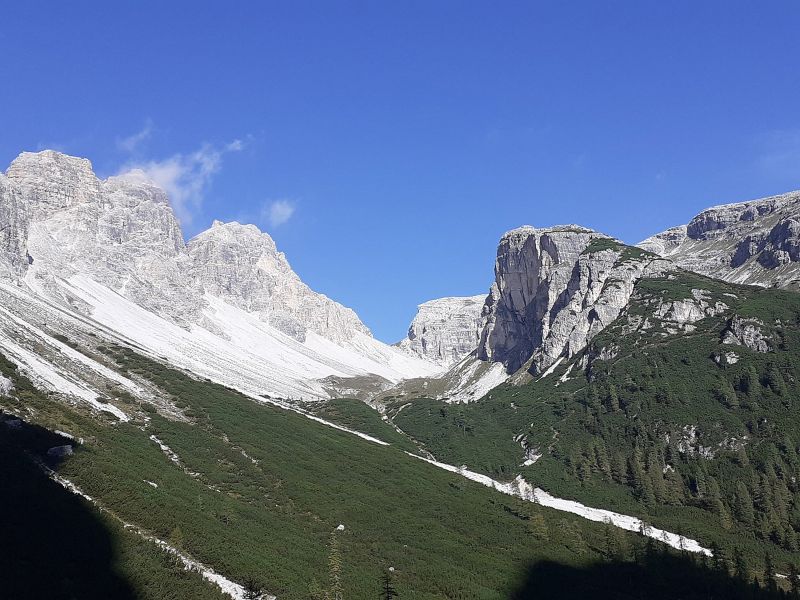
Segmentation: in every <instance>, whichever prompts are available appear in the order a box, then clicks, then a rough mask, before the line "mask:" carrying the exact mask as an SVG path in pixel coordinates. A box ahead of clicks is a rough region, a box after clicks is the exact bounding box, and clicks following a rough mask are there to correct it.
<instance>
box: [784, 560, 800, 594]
mask: <svg viewBox="0 0 800 600" xmlns="http://www.w3.org/2000/svg"><path fill="white" fill-rule="evenodd" d="M787 572H788V577H789V597H790V598H792V600H798V599H799V598H800V571H798V569H797V565H796V564H795V563H789V568H788V570H787Z"/></svg>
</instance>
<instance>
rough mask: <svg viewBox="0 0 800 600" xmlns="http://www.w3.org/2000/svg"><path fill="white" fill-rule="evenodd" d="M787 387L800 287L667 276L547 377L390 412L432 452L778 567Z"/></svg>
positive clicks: (795, 472) (796, 347)
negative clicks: (462, 401) (473, 397)
mask: <svg viewBox="0 0 800 600" xmlns="http://www.w3.org/2000/svg"><path fill="white" fill-rule="evenodd" d="M690 305H694V307H695V309H696V311H695V314H694V316H692V317H691V318H690V319H689V321H685V322H681V321H682V319H683V317H686V315H687V314H688V312H687V310H689V309H690V308H691V306H690ZM700 307H702V311H704V312H703V314H702V315H699V314H698V313H697V311H700V310H701V308H700ZM698 316H703V318H698V319H697V320H694V321H692V319H694V318H696V317H698ZM748 327H750V329H749V330H747V328H748ZM748 331H749V333H748ZM737 332H738V333H737ZM737 335H738V336H739V337H740V338H741V339H738V340H737V339H735V338H736V336H737ZM724 339H726V340H727V341H730V342H734V343H726V344H723V343H721V342H722V341H723V340H724ZM743 341H744V342H746V343H748V344H750V345H752V346H753V347H752V348H751V347H748V346H747V345H743ZM759 346H760V347H759ZM763 350H765V351H763ZM798 394H800V296H798V295H796V294H793V293H790V292H783V291H778V290H766V289H760V288H752V287H745V286H737V285H732V284H726V283H722V282H719V281H716V280H713V279H708V278H705V277H701V276H698V275H694V274H691V273H687V272H678V273H676V274H675V275H673V276H670V277H668V278H664V279H645V280H641V281H640V282H639V283H638V284H637V287H636V291H635V294H634V296H633V298H632V301H631V304H630V306H629V307H628V308H627V309H626V311H625V312H623V314H622V315H621V316H620V317H619V318H618V319H617V320H616V321H615V322H614V323H613V324H612V325H611V326H610V327H608V328H607V329H606V330H605V331H603V332H602V333H601V334H600V335H598V336H597V337H596V338H595V339H594V340H593V342H592V344H591V346H590V347H589V348H587V349H586V350H585V351H583V352H582V353H581V354H580V355H578V356H575V357H574V358H573V359H572V360H570V361H565V362H563V363H562V364H560V365H559V366H558V368H557V369H555V371H554V372H553V373H552V374H551V375H549V376H547V377H544V378H541V379H539V380H538V381H534V382H532V383H530V384H527V385H524V386H511V385H508V386H502V387H500V388H496V389H495V390H493V391H492V392H491V393H490V394H488V395H487V396H486V397H484V398H483V399H481V400H480V401H478V402H475V403H471V404H467V405H448V404H445V403H442V402H439V401H433V400H429V399H418V400H415V401H413V402H411V403H410V404H409V403H408V399H404V400H403V402H402V403H401V402H398V403H397V404H395V405H394V406H393V407H391V408H390V410H389V414H390V415H391V416H392V419H393V422H394V423H395V424H396V425H397V426H399V427H400V428H401V429H402V430H404V431H405V432H407V433H408V434H409V435H410V436H412V437H413V438H415V439H416V440H418V441H419V442H420V443H422V444H423V445H424V447H425V448H426V449H427V450H429V451H430V452H432V453H433V454H434V455H435V456H437V458H438V459H439V460H443V461H447V462H451V463H455V464H466V465H468V466H469V467H470V468H472V469H476V470H479V471H483V472H485V473H487V474H491V475H493V476H495V477H500V478H503V477H506V478H511V477H512V476H513V475H514V474H517V473H522V474H523V475H524V476H525V477H526V478H527V479H528V481H530V482H531V483H533V484H535V485H539V486H541V487H543V488H544V489H546V490H548V491H550V492H551V493H554V494H556V495H560V496H566V497H571V498H574V499H576V500H579V501H582V502H585V503H586V504H590V505H595V506H603V507H604V508H611V509H614V510H619V511H621V512H628V513H632V514H637V515H640V516H643V517H646V518H647V519H648V520H650V521H651V522H652V523H653V524H654V525H657V526H660V527H664V528H666V529H671V530H673V531H679V532H684V533H686V534H687V535H691V536H692V537H695V538H697V539H699V540H700V541H702V542H704V543H705V544H706V545H712V544H713V545H714V546H718V547H720V548H722V549H723V551H724V552H725V553H726V554H727V555H728V556H732V553H733V552H734V550H735V549H739V550H741V551H742V552H743V553H744V554H745V555H746V556H747V558H748V560H750V561H751V563H753V564H758V563H760V561H761V560H762V559H763V557H764V555H765V553H766V552H769V553H771V554H772V555H773V557H774V559H775V560H776V563H779V564H780V565H785V564H786V563H788V562H791V561H795V562H797V561H798V558H799V555H798V550H800V547H799V546H798V533H799V532H800V455H799V454H798V445H800V434H799V433H798V432H800V402H798V401H797V398H798ZM526 459H531V460H535V463H534V464H528V465H527V466H526V465H525V464H524V461H525V460H526ZM529 463H530V461H529ZM781 568H784V567H781Z"/></svg>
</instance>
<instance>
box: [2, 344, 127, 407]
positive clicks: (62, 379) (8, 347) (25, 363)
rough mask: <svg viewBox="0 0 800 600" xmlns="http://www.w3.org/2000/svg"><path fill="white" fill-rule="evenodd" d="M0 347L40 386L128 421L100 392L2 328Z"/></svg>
mask: <svg viewBox="0 0 800 600" xmlns="http://www.w3.org/2000/svg"><path fill="white" fill-rule="evenodd" d="M0 347H2V348H3V352H4V353H6V354H7V355H8V356H9V357H10V358H11V359H12V360H13V361H14V362H15V363H17V365H18V366H19V367H20V369H21V370H22V371H23V372H24V373H25V374H26V375H27V376H28V377H29V378H30V379H31V380H32V381H33V382H34V383H36V384H38V386H39V387H42V388H44V389H47V390H50V391H53V392H58V393H62V394H68V395H70V396H75V397H76V398H79V399H81V400H83V401H84V402H86V403H88V404H90V405H91V406H92V407H93V408H95V409H96V410H99V411H103V412H107V413H111V414H112V415H114V416H115V417H117V418H118V419H119V420H120V421H128V420H129V418H128V415H126V414H125V413H124V412H122V411H121V410H120V409H119V408H117V407H116V406H113V405H111V404H107V403H103V402H99V401H98V400H97V398H98V393H97V392H96V391H94V390H92V389H90V388H89V387H87V386H86V385H85V384H84V383H83V382H79V381H76V380H75V379H73V378H72V377H71V376H70V374H68V373H66V372H63V371H60V370H59V369H58V368H57V367H56V366H55V365H52V364H50V363H47V362H45V361H43V360H41V359H40V358H39V357H38V356H37V355H35V354H34V353H33V352H30V351H28V350H26V349H25V348H23V347H22V346H20V345H18V344H17V343H16V342H15V341H14V340H12V339H11V338H10V337H9V336H7V335H6V334H5V333H4V332H3V331H2V330H0Z"/></svg>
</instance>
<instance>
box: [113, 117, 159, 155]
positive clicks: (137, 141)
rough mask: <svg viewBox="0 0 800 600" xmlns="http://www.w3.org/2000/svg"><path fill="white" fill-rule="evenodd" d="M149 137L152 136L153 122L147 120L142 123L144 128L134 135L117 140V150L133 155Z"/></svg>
mask: <svg viewBox="0 0 800 600" xmlns="http://www.w3.org/2000/svg"><path fill="white" fill-rule="evenodd" d="M151 135H153V121H152V119H147V120H146V121H145V122H144V127H142V128H141V129H140V130H139V131H137V132H136V133H132V134H131V135H129V136H128V137H124V138H118V139H117V148H119V149H120V150H122V151H124V152H128V153H133V152H135V151H136V150H138V149H139V147H140V146H141V145H142V144H143V143H144V142H146V141H147V140H148V139H149V138H150V136H151Z"/></svg>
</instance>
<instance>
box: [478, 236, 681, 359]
mask: <svg viewBox="0 0 800 600" xmlns="http://www.w3.org/2000/svg"><path fill="white" fill-rule="evenodd" d="M671 269H672V265H671V263H669V262H668V261H665V260H662V259H659V258H657V257H653V256H652V255H649V254H646V253H642V252H637V251H631V249H630V248H627V247H625V246H624V245H622V244H621V243H620V242H617V241H616V240H613V239H612V238H609V237H608V236H605V235H603V234H601V233H598V232H595V231H593V230H591V229H586V228H584V227H579V226H577V225H566V226H559V227H552V228H547V229H536V228H533V227H528V226H526V227H521V228H519V229H515V230H512V231H510V232H508V233H506V234H505V235H504V236H503V238H502V239H501V240H500V245H499V247H498V250H497V260H496V262H495V282H494V284H493V285H492V288H491V291H490V294H489V297H488V298H487V300H486V305H485V307H484V318H485V325H484V329H483V331H482V333H481V339H480V343H479V345H478V350H477V356H478V358H480V359H481V360H486V361H492V362H501V363H503V364H504V365H505V367H506V370H507V371H508V372H509V373H513V372H515V371H517V370H519V369H521V368H522V367H523V366H524V367H526V368H527V370H528V371H529V372H530V373H532V374H541V373H542V372H545V371H546V370H547V369H548V367H550V366H552V365H553V364H554V363H555V362H556V360H558V359H559V357H564V356H565V357H570V356H573V355H575V354H577V353H578V352H579V351H581V350H582V349H583V348H584V347H586V345H587V343H588V342H589V341H590V340H591V339H592V338H593V337H594V336H595V335H597V333H599V332H600V331H602V330H603V329H604V328H605V327H607V326H608V325H609V324H610V323H611V322H612V321H614V320H615V319H616V318H617V317H618V316H619V314H620V312H621V311H622V310H623V309H624V308H625V306H627V304H628V301H629V299H630V297H631V294H632V293H633V290H634V286H635V284H636V282H637V281H638V280H639V279H640V278H642V277H651V276H659V275H663V274H664V273H666V272H668V271H670V270H671Z"/></svg>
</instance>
